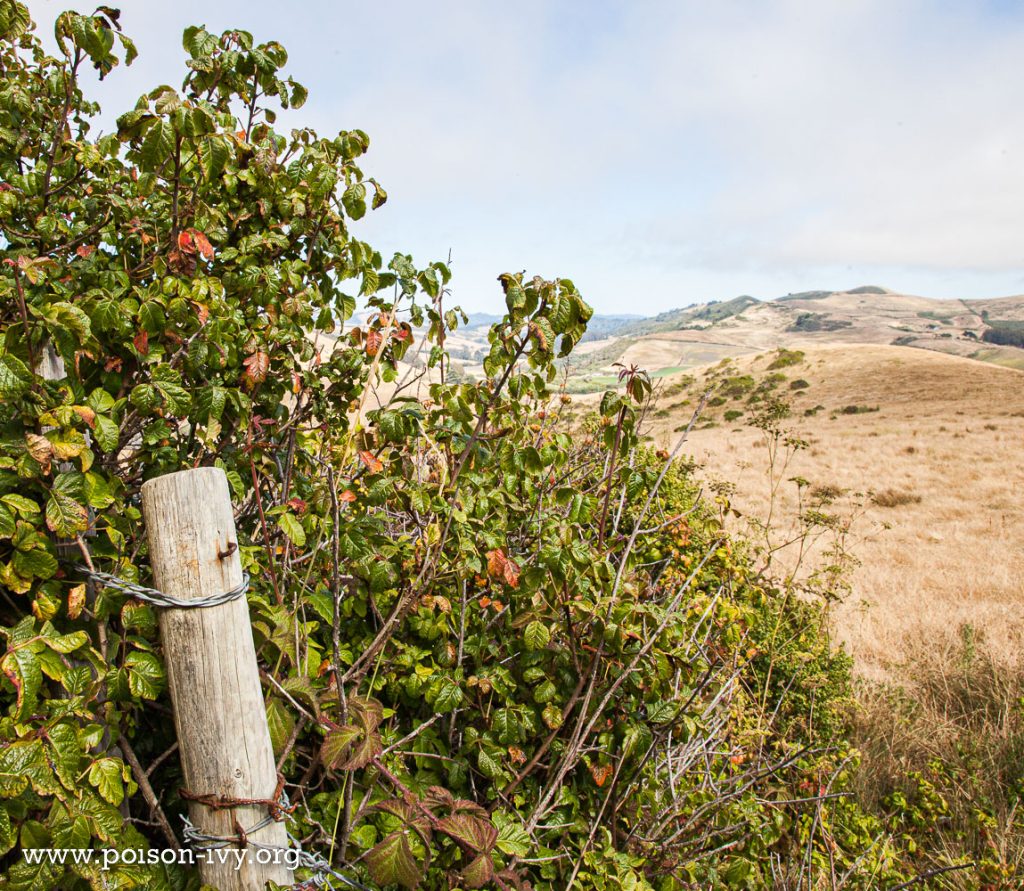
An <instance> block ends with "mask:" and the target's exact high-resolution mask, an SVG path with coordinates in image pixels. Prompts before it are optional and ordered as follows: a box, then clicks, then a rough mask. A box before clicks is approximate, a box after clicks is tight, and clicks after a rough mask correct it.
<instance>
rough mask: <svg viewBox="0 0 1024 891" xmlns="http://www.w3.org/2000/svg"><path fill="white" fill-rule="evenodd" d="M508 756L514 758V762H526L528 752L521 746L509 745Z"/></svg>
mask: <svg viewBox="0 0 1024 891" xmlns="http://www.w3.org/2000/svg"><path fill="white" fill-rule="evenodd" d="M508 757H509V758H510V759H511V760H512V763H513V764H525V763H526V752H524V751H523V750H522V749H520V748H519V746H509V747H508Z"/></svg>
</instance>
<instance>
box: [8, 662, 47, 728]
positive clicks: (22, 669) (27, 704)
mask: <svg viewBox="0 0 1024 891" xmlns="http://www.w3.org/2000/svg"><path fill="white" fill-rule="evenodd" d="M0 670H2V671H3V673H4V674H5V675H7V678H8V680H10V682H11V683H12V684H14V688H15V690H17V693H18V699H17V715H18V717H19V718H20V717H23V716H24V715H26V714H28V713H30V712H31V711H32V710H33V709H34V708H35V704H36V697H37V696H38V694H39V688H40V687H41V686H42V684H43V674H42V671H40V668H39V659H38V658H37V656H36V654H35V653H33V652H32V650H31V649H30V648H29V647H27V646H21V647H18V648H17V649H14V650H9V651H8V652H7V654H6V655H5V656H4V657H3V659H0Z"/></svg>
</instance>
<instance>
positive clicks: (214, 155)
mask: <svg viewBox="0 0 1024 891" xmlns="http://www.w3.org/2000/svg"><path fill="white" fill-rule="evenodd" d="M230 157H231V151H230V149H229V148H228V143H227V140H226V139H225V138H224V137H223V136H207V137H206V138H205V139H204V140H203V141H202V142H200V143H199V162H200V164H201V165H202V168H203V176H205V177H206V179H207V180H208V181H210V182H212V181H213V180H215V179H217V177H218V176H220V175H221V173H223V172H224V168H225V167H226V166H227V163H228V160H229V159H230Z"/></svg>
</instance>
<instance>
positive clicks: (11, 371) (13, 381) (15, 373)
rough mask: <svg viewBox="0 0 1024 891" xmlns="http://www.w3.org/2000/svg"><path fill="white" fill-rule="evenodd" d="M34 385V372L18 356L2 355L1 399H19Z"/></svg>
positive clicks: (0, 360) (0, 366) (0, 364)
mask: <svg viewBox="0 0 1024 891" xmlns="http://www.w3.org/2000/svg"><path fill="white" fill-rule="evenodd" d="M31 385H32V372H31V371H29V370H28V367H27V366H26V365H25V363H24V362H22V361H21V359H19V358H18V357H17V356H12V355H10V354H9V353H8V354H7V355H4V356H0V399H4V400H6V399H17V398H18V397H19V396H21V395H22V394H23V393H26V392H28V389H29V388H30V387H31Z"/></svg>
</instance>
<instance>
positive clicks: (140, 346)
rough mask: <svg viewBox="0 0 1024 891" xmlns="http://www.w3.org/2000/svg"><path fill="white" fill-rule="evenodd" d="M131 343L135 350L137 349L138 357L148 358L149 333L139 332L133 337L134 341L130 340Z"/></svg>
mask: <svg viewBox="0 0 1024 891" xmlns="http://www.w3.org/2000/svg"><path fill="white" fill-rule="evenodd" d="M132 343H134V344H135V349H137V350H138V351H139V355H140V356H148V355H149V332H148V331H140V332H139V333H138V334H136V335H135V338H134V340H132Z"/></svg>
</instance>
